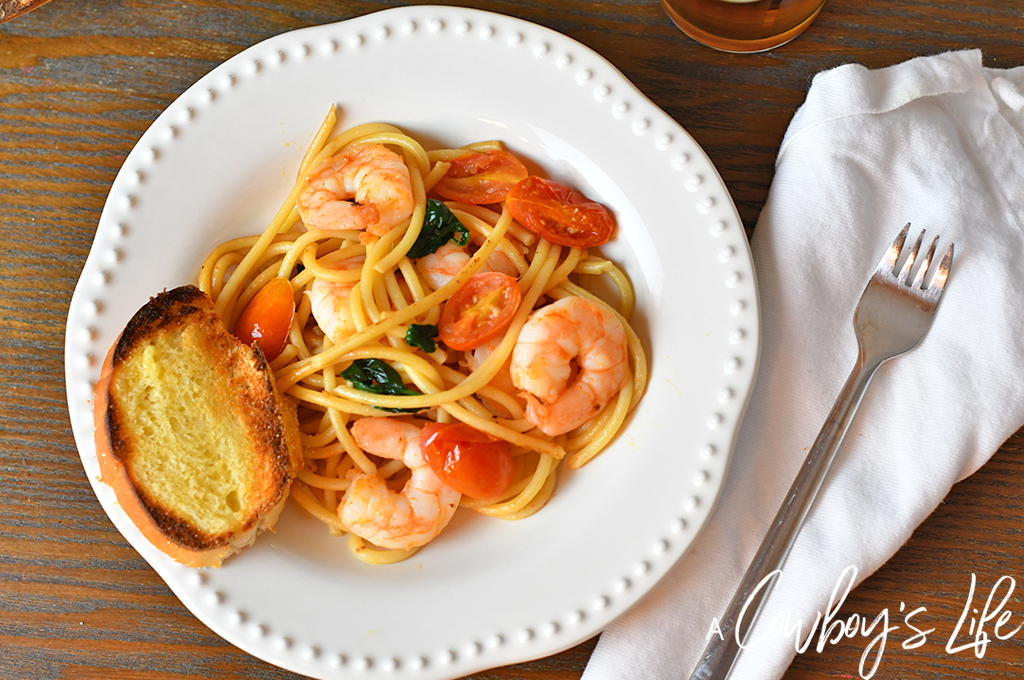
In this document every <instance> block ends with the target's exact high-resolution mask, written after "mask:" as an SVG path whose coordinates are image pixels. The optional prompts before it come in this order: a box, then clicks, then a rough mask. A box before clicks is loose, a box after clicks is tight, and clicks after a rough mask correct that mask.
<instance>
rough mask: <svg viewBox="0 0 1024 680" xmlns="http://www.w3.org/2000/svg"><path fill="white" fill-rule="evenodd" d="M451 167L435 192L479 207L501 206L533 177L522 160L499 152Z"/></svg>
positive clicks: (471, 157) (458, 160)
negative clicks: (514, 188) (513, 190)
mask: <svg viewBox="0 0 1024 680" xmlns="http://www.w3.org/2000/svg"><path fill="white" fill-rule="evenodd" d="M451 164H452V167H451V168H449V169H448V172H447V173H446V174H445V176H444V177H442V178H441V180H440V181H439V182H438V183H437V184H435V185H434V191H436V192H437V193H438V194H440V195H441V196H443V197H444V198H447V199H449V200H452V201H463V202H464V203H473V204H476V205H484V204H487V203H500V202H501V201H503V200H505V194H507V193H508V190H509V189H511V188H512V185H514V184H515V183H516V182H519V181H521V180H524V179H526V176H527V175H528V174H529V171H528V170H527V169H526V166H525V165H523V164H522V163H521V162H520V161H519V159H518V158H516V157H515V156H513V155H512V154H510V153H509V152H507V151H499V150H496V149H495V150H491V151H485V152H483V153H471V154H466V155H465V156H459V157H458V158H456V159H455V160H453V161H451Z"/></svg>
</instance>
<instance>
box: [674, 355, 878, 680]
mask: <svg viewBox="0 0 1024 680" xmlns="http://www.w3.org/2000/svg"><path fill="white" fill-rule="evenodd" d="M881 364H882V361H878V360H874V359H873V360H871V361H870V362H866V361H865V358H864V353H863V349H862V350H861V351H860V352H859V356H858V358H857V364H856V365H855V366H854V369H853V371H852V372H851V373H850V377H849V378H847V380H846V384H845V385H844V386H843V389H842V391H841V392H840V393H839V397H838V398H837V399H836V403H835V404H834V405H833V406H832V411H831V412H830V413H829V415H828V418H827V419H826V420H825V424H824V425H823V426H822V428H821V431H820V432H819V433H818V437H817V439H815V440H814V445H813V446H812V447H811V450H810V452H809V453H808V454H807V458H806V459H805V460H804V463H803V465H802V466H801V468H800V472H799V473H798V474H797V476H796V479H795V480H794V481H793V485H792V486H791V487H790V488H789V492H788V493H787V494H786V499H785V501H783V503H782V507H780V508H779V512H778V514H776V515H775V519H774V520H773V521H772V524H771V527H770V528H769V530H768V534H767V535H766V536H765V537H764V540H763V541H762V542H761V547H760V548H758V550H757V554H756V555H755V556H754V559H753V560H752V561H751V563H750V566H749V567H748V568H747V573H746V574H745V575H744V576H743V580H742V581H741V582H740V585H739V588H737V589H736V594H735V595H733V598H732V602H730V603H729V607H728V609H726V611H725V613H724V614H723V615H722V618H721V620H720V622H719V629H720V630H721V631H722V637H721V638H719V637H718V635H717V634H716V635H714V636H713V637H712V638H711V641H710V642H709V643H708V645H707V647H706V648H705V649H704V652H703V654H701V658H700V662H699V663H698V664H697V667H696V668H695V669H694V671H693V674H692V675H691V676H690V680H726V678H728V677H729V673H730V672H731V671H732V668H733V665H734V664H735V663H736V659H737V658H738V657H739V655H740V652H741V651H742V650H743V644H742V643H743V642H745V641H746V637H747V634H748V633H749V632H750V630H751V628H753V625H754V621H755V620H756V619H757V615H758V613H759V612H760V611H761V606H762V605H763V604H764V601H765V600H767V599H768V595H769V594H770V593H771V591H772V588H773V587H774V586H775V582H776V581H777V580H778V575H779V573H780V570H781V569H782V565H783V563H784V562H785V561H786V557H787V556H788V555H789V551H790V549H791V548H792V547H793V544H794V543H795V542H796V537H797V534H799V532H800V527H801V526H802V525H803V522H804V518H805V517H806V516H807V512H808V511H809V510H810V509H811V504H812V503H813V502H814V498H815V496H816V495H817V494H818V489H820V488H821V484H822V482H823V481H824V480H825V475H826V474H827V473H828V468H829V466H830V465H831V464H832V460H833V458H835V455H836V451H838V450H839V445H840V444H841V443H842V441H843V437H844V436H845V435H846V430H847V429H848V428H849V426H850V421H852V420H853V416H854V414H855V413H856V412H857V407H858V406H859V405H860V400H861V397H863V396H864V390H865V389H866V388H867V386H868V382H869V381H870V380H871V376H873V375H874V373H875V370H876V369H877V368H878V367H879V366H880V365H881ZM762 582H764V583H763V584H762ZM741 623H742V624H743V628H742V630H741V629H740V628H739V624H741Z"/></svg>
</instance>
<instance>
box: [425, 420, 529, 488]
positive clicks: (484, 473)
mask: <svg viewBox="0 0 1024 680" xmlns="http://www.w3.org/2000/svg"><path fill="white" fill-rule="evenodd" d="M420 448H421V449H422V450H423V457H424V458H425V459H426V461H427V463H428V464H429V465H430V469H431V470H433V471H434V474H435V475H437V476H438V478H439V479H440V480H441V481H442V482H444V483H445V484H447V485H448V486H450V487H452V488H453V489H455V490H456V491H458V492H460V493H464V494H466V495H467V496H470V497H471V498H479V499H480V500H485V501H493V500H497V499H498V498H500V497H501V495H502V494H503V493H505V490H506V489H508V487H509V485H510V484H511V483H512V477H513V476H514V474H515V463H514V462H513V461H512V454H511V453H510V451H509V445H508V442H506V441H502V440H501V439H495V438H494V437H491V436H490V435H488V434H485V433H483V432H481V431H480V430H477V429H475V428H473V427H470V426H469V425H465V424H463V423H451V424H442V423H431V424H429V425H427V426H426V427H425V428H423V438H422V439H421V440H420Z"/></svg>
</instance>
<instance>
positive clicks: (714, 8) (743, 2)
mask: <svg viewBox="0 0 1024 680" xmlns="http://www.w3.org/2000/svg"><path fill="white" fill-rule="evenodd" d="M661 4H662V6H663V7H664V8H665V12H667V13H668V15H669V17H670V18H671V19H672V21H674V22H675V23H676V25H677V26H679V28H681V29H683V32H685V33H686V34H687V35H689V36H690V37H691V38H693V39H694V40H697V41H699V42H702V43H704V44H705V45H708V46H710V47H714V48H716V49H719V50H724V51H726V52H763V51H764V50H770V49H772V48H773V47H778V46H779V45H782V44H784V43H787V42H789V41H790V40H792V39H793V38H795V37H796V36H798V35H800V34H801V33H802V32H803V31H804V29H806V28H807V27H808V26H810V25H811V22H812V21H814V18H815V17H816V16H818V12H820V11H821V8H822V6H823V5H824V4H825V0H661Z"/></svg>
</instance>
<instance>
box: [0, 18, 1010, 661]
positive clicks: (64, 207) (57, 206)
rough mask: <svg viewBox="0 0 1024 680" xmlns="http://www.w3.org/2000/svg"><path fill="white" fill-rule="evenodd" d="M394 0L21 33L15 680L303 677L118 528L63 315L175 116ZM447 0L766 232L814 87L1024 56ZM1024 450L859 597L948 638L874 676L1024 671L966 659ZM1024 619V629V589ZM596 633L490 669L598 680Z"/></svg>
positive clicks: (54, 26) (974, 34)
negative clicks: (636, 94) (239, 644)
mask: <svg viewBox="0 0 1024 680" xmlns="http://www.w3.org/2000/svg"><path fill="white" fill-rule="evenodd" d="M397 4H400V3H396V2H385V1H376V2H372V1H367V2H343V1H336V0H331V1H328V0H290V1H285V0H261V1H259V2H256V1H255V0H253V1H247V0H229V1H224V2H215V1H213V0H193V1H192V2H188V3H184V2H161V1H159V0H78V1H75V0H53V1H52V2H50V3H48V4H46V5H45V6H43V7H41V8H39V9H38V10H35V11H33V12H31V13H28V14H26V15H24V16H22V17H20V18H18V19H15V20H13V21H9V22H6V23H2V24H0V264H2V266H0V286H2V293H3V295H2V296H0V309H2V310H3V318H4V323H3V330H2V331H0V394H2V397H0V678H5V679H12V680H14V679H19V680H20V679H32V680H35V679H39V678H76V679H77V678H132V679H135V678H138V679H139V680H170V679H173V680H185V679H199V678H204V679H205V678H266V679H271V678H273V679H284V678H297V677H299V676H296V675H294V674H292V673H289V672H286V671H283V670H281V669H278V668H275V667H273V666H270V665H268V664H266V663H264V662H262V661H260V660H258V659H256V658H253V657H251V656H249V655H248V654H246V653H244V652H242V651H240V650H238V649H236V648H234V647H233V646H231V645H230V644H228V643H227V642H225V641H223V640H222V639H220V638H219V637H218V636H216V635H215V634H213V633H212V632H211V631H210V630H208V629H207V628H206V627H205V626H203V624H201V623H200V622H199V621H198V620H196V619H195V618H194V617H193V616H192V615H191V614H190V613H189V612H188V611H187V610H186V609H185V608H184V607H183V606H182V605H181V604H180V603H179V602H178V600H177V599H176V598H175V597H174V596H173V595H172V594H171V592H170V591H169V590H168V588H167V587H166V586H165V585H164V584H163V582H162V581H161V580H160V578H159V577H158V576H157V575H156V573H155V572H153V571H152V569H150V568H149V567H148V565H147V564H146V563H145V562H144V561H143V560H142V559H141V558H140V557H139V556H138V554H137V553H136V552H135V551H134V550H133V549H132V548H131V547H130V546H129V545H128V544H127V542H126V541H125V540H124V539H123V538H122V537H121V535H120V534H119V533H118V532H117V530H116V529H115V528H114V527H113V525H112V524H111V523H110V521H109V520H108V519H107V517H106V515H105V514H104V512H103V510H102V508H101V507H100V504H99V503H98V501H97V500H96V498H95V496H94V494H93V492H92V490H91V488H90V486H89V483H88V481H87V480H86V478H85V474H84V472H83V470H82V467H81V464H80V461H79V457H78V453H77V451H76V448H75V444H74V441H73V438H72V435H71V429H70V424H69V420H68V413H67V405H66V398H65V385H64V356H63V347H64V327H65V319H66V315H67V310H68V304H69V302H70V299H71V294H72V291H73V289H74V286H75V283H76V281H77V280H78V277H79V275H80V274H81V273H82V266H83V263H84V261H85V258H86V255H87V253H88V251H89V248H90V246H91V243H92V239H93V236H94V234H95V228H96V223H97V221H98V219H99V215H100V211H101V209H102V206H103V203H104V200H105V198H106V195H107V192H108V190H109V188H110V185H111V183H112V181H113V179H114V176H115V174H116V173H117V171H118V168H119V167H120V166H121V164H122V162H123V161H124V159H125V157H126V155H127V154H128V152H129V151H130V150H131V148H132V147H133V145H134V144H135V142H136V141H137V140H138V139H139V137H140V136H141V135H142V133H143V132H144V131H145V130H146V129H147V127H148V126H149V125H150V124H151V123H152V122H153V120H154V119H155V118H156V117H157V115H158V114H159V113H160V112H161V111H162V110H163V109H164V108H165V107H166V106H167V105H168V104H170V103H171V102H172V101H173V100H174V99H175V98H176V97H177V96H178V95H179V94H181V93H182V92H183V91H184V90H185V89H186V88H187V87H188V86H189V85H191V84H192V83H193V82H194V81H195V80H197V79H198V78H200V77H201V76H202V75H203V74H205V73H206V72H208V71H209V70H210V69H212V68H214V67H215V66H217V65H218V64H220V63H222V62H223V61H224V60H226V59H228V58H229V57H231V56H232V55H234V54H236V53H238V52H240V51H242V50H243V49H245V48H246V47H248V46H250V45H253V44H254V43H256V42H258V41H260V40H263V39H265V38H268V37H270V36H273V35H276V34H279V33H282V32H284V31H288V30H292V29H295V28H300V27H304V26H310V25H316V24H322V23H327V22H333V21H338V20H342V19H346V18H351V17H354V16H357V15H361V14H365V13H367V12H371V11H375V10H380V9H384V8H387V7H391V6H395V5H397ZM448 4H460V5H464V6H471V7H476V8H480V9H486V10H491V11H496V12H500V13H504V14H510V15H513V16H517V17H520V18H523V19H526V20H529V21H533V22H536V23H539V24H542V25H544V26H547V27H549V28H552V29H554V30H556V31H560V32H562V33H565V34H566V35H568V36H570V37H572V38H574V39H576V40H578V41H580V42H582V43H584V44H585V45H587V46H589V47H590V48H592V49H594V50H596V51H597V52H598V53H600V54H602V55H603V56H604V57H606V58H607V59H608V60H609V61H611V63H612V64H614V65H615V66H616V67H617V68H618V69H619V70H621V71H622V72H623V73H624V74H625V75H626V77H627V78H629V79H630V80H632V81H633V82H634V83H635V84H636V85H637V86H638V87H639V88H640V90H642V91H643V92H644V93H645V94H646V95H647V96H648V97H649V98H650V99H652V100H653V101H654V103H655V104H657V105H658V106H660V107H661V108H662V109H664V110H665V111H666V112H668V114H669V115H671V116H672V117H674V118H675V119H676V120H677V121H679V122H680V123H681V124H682V125H683V126H684V127H685V128H686V129H687V130H688V131H689V132H690V133H691V134H692V135H693V136H694V137H695V138H696V140H697V141H698V143H700V145H701V146H702V147H703V148H704V149H705V151H707V153H708V154H709V155H710V157H711V159H712V160H713V161H714V163H715V164H716V165H717V167H718V169H719V171H720V173H721V175H722V177H723V178H724V180H725V183H726V185H727V186H728V188H729V190H730V191H731V193H732V195H733V197H734V199H735V201H736V204H737V206H738V207H739V211H740V214H741V216H742V218H743V220H744V224H745V226H746V228H747V230H748V233H749V232H750V231H751V230H752V229H753V226H754V224H755V222H756V220H757V216H758V212H759V210H760V209H761V206H762V205H763V203H764V201H765V197H766V196H767V193H768V187H769V185H770V183H771V180H772V169H773V162H774V157H775V153H776V151H777V149H778V146H779V143H780V141H781V139H782V135H783V132H784V131H785V128H786V126H787V124H788V122H789V120H790V118H791V117H792V115H793V112H794V111H795V110H796V108H797V107H798V106H799V105H800V103H801V102H802V100H803V98H804V96H805V94H806V92H807V88H808V85H809V81H810V78H811V77H812V76H813V75H814V74H815V73H817V72H819V71H821V70H823V69H827V68H830V67H833V66H836V65H838V64H842V63H846V62H859V63H862V64H865V65H867V66H871V67H881V66H887V65H890V64H893V63H896V62H899V61H903V60H905V59H908V58H911V57H914V56H918V55H926V54H935V53H938V52H943V51H946V50H950V49H965V48H981V49H982V50H983V51H984V62H985V65H987V66H994V67H1010V66H1017V65H1021V64H1024V5H1022V4H1021V2H1019V0H1013V1H1010V2H1007V1H1006V0H966V1H964V0H961V2H958V3H955V5H954V4H952V3H936V2H934V1H933V0H829V2H828V3H827V4H826V6H825V9H824V11H823V12H822V14H821V15H820V16H819V18H818V20H817V21H816V22H815V24H814V25H813V26H812V27H811V28H810V29H809V30H808V31H807V32H806V33H805V34H804V35H802V36H801V37H799V38H798V39H797V40H795V41H793V42H792V43H790V44H788V45H785V46H783V47H781V48H779V49H777V50H775V51H772V52H768V53H765V54H758V55H733V54H726V53H722V52H716V51H714V50H711V49H708V48H706V47H703V46H701V45H698V44H696V43H694V42H693V41H691V40H690V39H689V38H687V37H686V36H684V35H683V34H682V33H681V32H679V31H678V30H677V29H676V28H675V27H674V25H673V24H672V23H671V22H670V21H669V20H668V19H667V18H666V16H665V14H664V13H663V12H662V10H661V8H660V6H659V5H658V3H657V2H655V1H654V0H619V1H617V2H582V1H575V0H565V1H559V2H541V1H538V0H529V1H525V0H524V1H523V2H507V1H501V0H494V1H483V0H479V1H469V2H459V3H448ZM526 96H528V95H526ZM1022 379H1024V376H1022ZM1022 450H1024V433H1021V432H1019V433H1017V434H1016V435H1014V437H1012V438H1011V439H1010V440H1009V441H1008V442H1007V443H1006V444H1005V445H1004V446H1003V447H1002V448H1001V449H1000V450H999V451H998V452H997V453H996V454H995V455H994V457H993V458H992V460H991V461H990V462H989V463H988V464H987V465H986V466H985V467H984V468H983V469H982V470H981V471H980V472H978V473H977V474H976V475H974V476H973V477H971V478H969V479H967V480H966V481H964V482H962V483H960V484H958V485H957V486H956V487H955V488H954V489H953V491H952V492H951V493H950V495H949V497H948V498H947V499H946V501H945V502H944V503H943V504H942V506H941V507H940V508H939V509H938V510H937V511H936V512H935V514H934V515H933V516H932V517H931V518H929V519H928V520H927V521H926V522H925V523H924V524H923V525H922V526H921V527H920V528H919V529H918V530H917V532H916V533H915V535H914V536H913V538H912V539H911V540H910V541H909V542H908V543H907V545H906V546H905V547H904V548H903V549H902V550H901V551H900V552H899V553H898V554H897V555H896V556H895V557H894V558H893V559H892V560H891V561H890V562H889V563H888V564H886V565H885V567H884V568H882V569H881V570H880V571H879V572H877V573H876V574H875V575H873V576H871V577H870V578H869V579H868V580H867V581H866V582H865V583H864V584H863V585H861V586H860V587H859V588H858V589H856V590H855V591H854V593H853V594H852V595H851V597H850V598H849V599H848V600H847V604H846V606H845V608H844V609H843V612H842V616H843V617H844V618H845V617H846V616H849V615H850V614H853V613H859V614H861V615H864V616H867V617H869V618H874V617H875V616H876V615H877V614H878V613H879V612H880V611H881V610H882V609H886V608H888V609H889V611H891V612H897V611H898V609H899V607H900V604H901V603H905V605H906V606H907V607H908V608H916V607H926V608H927V615H926V617H924V616H923V617H922V619H924V618H927V623H928V624H929V627H934V628H935V629H936V631H935V632H934V633H933V634H932V635H930V636H929V640H928V642H927V643H926V644H924V645H922V646H921V647H918V648H916V649H909V650H905V649H903V648H902V647H901V646H900V645H899V644H896V643H895V642H892V641H891V642H890V645H889V646H887V647H886V650H885V655H884V659H883V661H882V663H881V666H880V668H879V669H878V671H877V673H876V674H875V676H874V677H875V678H879V679H895V678H900V679H912V680H916V679H922V680H923V679H933V678H936V679H952V678H969V677H984V678H1024V631H1022V632H1021V633H1020V634H1019V635H1017V636H1016V637H1014V638H1012V639H1009V640H1006V641H1001V642H996V643H995V644H992V645H991V646H990V647H989V648H988V650H987V653H986V654H985V656H984V658H982V659H978V658H975V657H974V656H973V655H972V653H971V652H970V651H966V652H961V653H959V654H949V653H947V652H946V650H945V642H946V639H947V638H948V637H949V635H950V634H951V633H952V631H953V628H954V626H955V625H956V621H957V619H958V618H959V616H960V612H961V610H962V608H963V606H964V599H965V598H966V596H967V593H968V590H969V588H970V582H971V575H972V574H975V575H976V577H977V580H978V588H977V593H976V595H975V606H980V604H979V603H978V602H977V600H978V599H981V600H984V598H985V597H987V595H988V592H989V590H990V589H991V588H992V586H993V584H995V582H996V581H997V580H998V579H999V578H1000V577H1002V576H1010V577H1013V578H1015V579H1018V580H1020V579H1024V536H1022V530H1021V527H1022V526H1024V462H1022ZM1004 585H1005V583H1004ZM1007 607H1008V608H1009V609H1011V610H1013V611H1014V612H1015V615H1014V616H1015V618H1014V621H1016V623H1015V624H1013V625H1017V624H1019V623H1021V621H1022V618H1024V615H1022V613H1021V612H1024V596H1022V595H1021V591H1020V588H1018V590H1017V592H1015V593H1014V594H1013V596H1012V597H1011V599H1010V601H1009V602H1008V604H1007ZM902 639H903V638H899V640H902ZM899 640H898V641H899ZM595 641H596V639H595V640H591V641H589V642H587V643H585V644H583V645H580V646H578V647H576V648H574V649H571V650H569V651H566V652H564V653H562V654H559V655H556V656H553V657H551V658H547V659H543V660H540V661H536V662H532V663H526V664H521V665H517V666H511V667H507V668H501V669H496V670H493V671H488V672H484V673H479V674H477V675H474V676H472V677H473V678H476V679H477V680H484V679H485V678H486V679H497V678H503V679H511V678H523V679H526V678H530V679H535V680H556V679H557V680H565V679H568V678H578V677H580V675H581V674H582V672H583V669H584V667H585V665H586V662H587V659H588V657H589V655H590V653H591V651H592V649H593V646H594V644H595ZM864 647H865V641H864V640H863V639H862V638H856V639H852V640H846V641H844V642H842V643H839V644H837V645H834V646H828V647H827V648H826V649H825V651H824V652H823V653H820V654H819V653H816V652H807V653H804V654H802V655H799V656H798V657H797V659H796V661H795V662H794V663H793V665H792V667H791V668H790V670H789V672H788V673H787V675H786V678H787V680H811V679H817V678H856V677H858V663H859V659H860V655H861V653H862V652H863V649H864ZM681 673H682V669H681Z"/></svg>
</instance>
